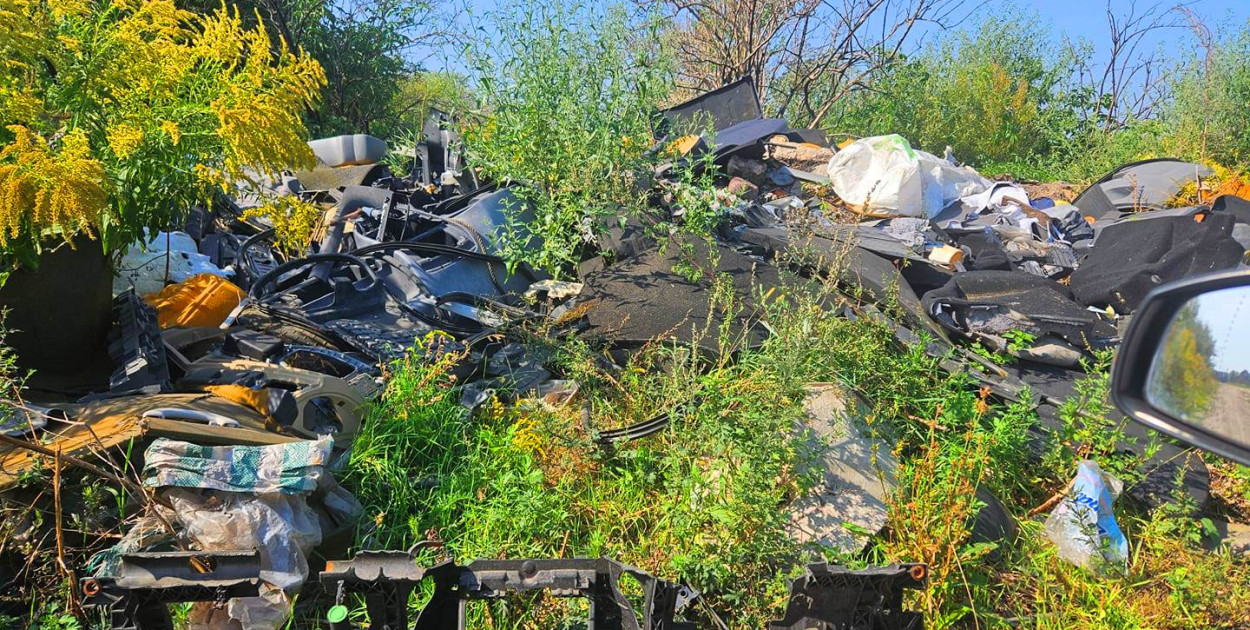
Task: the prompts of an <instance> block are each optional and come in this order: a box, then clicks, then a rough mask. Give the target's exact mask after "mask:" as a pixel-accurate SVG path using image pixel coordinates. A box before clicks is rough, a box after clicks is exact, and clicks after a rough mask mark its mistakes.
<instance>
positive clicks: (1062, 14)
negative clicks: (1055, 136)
mask: <svg viewBox="0 0 1250 630" xmlns="http://www.w3.org/2000/svg"><path fill="white" fill-rule="evenodd" d="M1016 3H1017V4H1018V5H1019V6H1021V7H1025V8H1028V9H1036V10H1037V12H1038V13H1040V14H1041V15H1042V17H1043V18H1044V19H1049V20H1050V21H1051V23H1052V24H1054V26H1055V31H1056V33H1065V34H1067V35H1069V36H1073V37H1084V38H1086V39H1088V40H1090V41H1092V42H1095V43H1097V42H1099V41H1100V40H1105V39H1106V37H1107V32H1108V30H1107V2H1105V1H1101V0H1016ZM1004 4H1005V3H1003V2H995V1H993V0H991V1H990V2H988V3H987V4H986V8H987V9H990V10H992V9H993V7H996V6H1002V5H1004ZM1110 4H1111V8H1112V10H1115V11H1117V12H1119V11H1124V10H1127V9H1128V7H1130V6H1131V5H1132V2H1131V1H1130V0H1111V2H1110ZM1152 4H1154V2H1152V0H1139V1H1138V2H1137V7H1138V9H1139V10H1142V9H1146V8H1148V7H1150V6H1151V5H1152ZM1158 4H1160V5H1161V6H1163V7H1168V6H1173V5H1175V4H1178V2H1159V3H1158ZM1185 4H1187V5H1188V6H1189V8H1190V9H1191V10H1192V11H1193V12H1194V13H1196V14H1197V15H1199V16H1200V17H1202V18H1203V19H1204V20H1205V21H1206V22H1207V25H1208V26H1210V27H1213V26H1215V25H1216V23H1217V22H1226V21H1228V19H1229V18H1232V20H1234V21H1236V22H1237V25H1238V26H1240V25H1241V24H1244V23H1245V21H1246V20H1247V19H1250V0H1197V1H1196V2H1186V3H1185Z"/></svg>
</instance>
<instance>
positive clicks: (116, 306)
mask: <svg viewBox="0 0 1250 630" xmlns="http://www.w3.org/2000/svg"><path fill="white" fill-rule="evenodd" d="M113 317H114V321H115V326H114V327H113V330H112V331H111V332H110V333H109V357H111V358H112V359H113V361H114V362H115V363H116V364H117V365H118V367H117V369H116V370H114V371H113V374H112V376H111V377H110V378H109V393H110V394H113V395H118V394H131V393H135V392H144V393H149V394H156V393H161V392H168V391H170V384H169V366H168V364H167V363H166V360H165V343H164V341H163V340H162V338H161V328H160V326H159V325H158V323H157V316H156V309H153V308H152V307H151V306H148V305H147V304H145V303H144V302H143V300H141V299H139V296H138V295H136V294H135V291H134V289H129V290H127V291H125V292H123V293H122V294H120V295H118V296H117V297H116V298H114V299H113Z"/></svg>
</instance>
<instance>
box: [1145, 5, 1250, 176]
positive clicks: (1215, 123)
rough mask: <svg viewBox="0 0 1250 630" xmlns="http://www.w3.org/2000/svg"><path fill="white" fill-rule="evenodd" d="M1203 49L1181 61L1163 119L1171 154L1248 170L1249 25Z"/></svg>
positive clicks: (1214, 38)
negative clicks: (1170, 99) (1180, 67)
mask: <svg viewBox="0 0 1250 630" xmlns="http://www.w3.org/2000/svg"><path fill="white" fill-rule="evenodd" d="M1208 38H1209V42H1208V43H1209V47H1208V48H1206V49H1205V50H1202V49H1198V50H1199V51H1201V54H1200V53H1199V52H1197V51H1196V52H1195V53H1193V54H1192V55H1190V56H1189V57H1188V58H1186V59H1185V60H1184V65H1183V67H1182V69H1181V71H1179V72H1177V73H1176V74H1175V75H1174V76H1175V77H1176V80H1175V87H1174V93H1175V98H1174V99H1173V101H1172V103H1171V105H1170V107H1169V109H1168V111H1167V112H1166V113H1165V115H1164V120H1165V121H1166V124H1167V132H1166V135H1165V137H1164V146H1166V147H1167V148H1168V150H1169V151H1170V152H1172V153H1175V154H1179V155H1183V156H1186V157H1190V158H1192V159H1199V160H1214V161H1216V162H1218V163H1221V164H1224V165H1225V166H1230V167H1236V168H1244V167H1246V166H1248V165H1250V130H1247V128H1246V125H1245V121H1246V118H1247V117H1248V116H1250V104H1248V103H1250V22H1247V23H1243V24H1242V25H1241V27H1240V28H1239V29H1237V30H1235V31H1233V32H1225V33H1222V34H1221V33H1217V34H1215V35H1214V36H1210V35H1208Z"/></svg>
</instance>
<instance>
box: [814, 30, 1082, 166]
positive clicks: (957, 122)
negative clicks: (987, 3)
mask: <svg viewBox="0 0 1250 630" xmlns="http://www.w3.org/2000/svg"><path fill="white" fill-rule="evenodd" d="M1043 25H1044V22H1043V21H1042V20H1041V19H1040V17H1039V16H1038V15H1036V14H1024V13H1019V14H1008V15H1007V16H1005V17H1000V16H990V17H986V18H984V19H983V20H982V21H981V22H979V23H978V24H977V25H976V27H975V28H974V29H973V30H971V31H958V32H954V33H951V34H949V35H947V36H945V37H943V38H942V39H941V40H939V41H938V42H937V43H936V44H935V45H933V46H931V47H929V48H926V49H925V50H922V51H921V52H919V53H918V54H915V55H912V56H910V57H900V58H899V59H897V60H896V61H895V62H894V63H893V64H891V65H889V66H888V68H887V71H886V72H885V73H884V74H883V75H882V76H881V77H879V78H878V79H877V80H876V81H875V82H874V83H873V84H872V89H869V90H864V91H861V92H857V93H855V94H854V95H852V96H851V97H849V98H847V99H845V101H846V102H845V103H844V104H842V105H840V106H839V107H837V108H836V113H835V114H833V115H831V120H830V123H829V125H828V126H827V127H826V129H827V130H828V131H830V132H831V133H834V134H849V135H854V136H870V135H880V134H886V133H898V134H901V135H903V136H904V137H906V138H908V139H909V140H911V141H912V143H913V144H914V145H916V146H919V147H922V148H924V149H925V150H927V151H931V152H935V153H939V154H940V153H942V151H943V150H944V149H945V147H946V146H948V145H949V146H951V147H952V148H953V149H954V152H955V155H956V156H958V157H959V158H961V159H964V160H968V161H970V162H972V163H974V164H986V163H990V162H998V163H1001V162H1010V161H1015V160H1019V161H1025V160H1028V159H1030V158H1034V157H1036V156H1039V155H1043V154H1045V153H1047V152H1048V151H1050V150H1052V149H1053V148H1054V147H1055V146H1057V145H1058V144H1060V143H1062V142H1064V141H1066V140H1065V138H1066V136H1068V135H1069V134H1070V133H1071V130H1072V127H1073V125H1074V123H1075V120H1076V116H1075V111H1074V109H1073V101H1072V97H1073V94H1072V93H1071V92H1070V91H1069V89H1070V88H1069V84H1068V81H1069V80H1070V78H1071V77H1070V72H1069V70H1068V69H1067V68H1068V65H1067V63H1066V60H1065V59H1064V58H1063V56H1062V55H1055V54H1047V53H1046V52H1045V50H1046V49H1045V48H1042V47H1039V46H1038V45H1037V43H1038V42H1039V41H1046V40H1047V39H1048V37H1047V33H1046V29H1045V28H1044V26H1043Z"/></svg>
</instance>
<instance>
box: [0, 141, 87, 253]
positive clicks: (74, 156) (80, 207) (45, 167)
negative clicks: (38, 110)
mask: <svg viewBox="0 0 1250 630" xmlns="http://www.w3.org/2000/svg"><path fill="white" fill-rule="evenodd" d="M8 129H9V131H10V132H12V133H13V135H14V140H13V142H12V143H10V144H9V145H7V146H5V147H4V148H3V149H0V246H3V245H7V244H8V241H9V240H10V239H13V238H17V237H18V236H19V235H21V234H22V233H23V232H24V231H29V232H32V233H33V234H34V235H36V237H38V236H39V235H42V234H44V233H50V232H55V233H59V234H60V236H61V237H62V238H63V239H65V240H66V241H68V240H69V239H70V238H71V237H72V236H73V235H74V234H76V233H78V232H85V233H87V234H94V232H95V231H96V230H98V228H99V226H100V222H101V220H102V218H103V216H104V214H105V212H106V210H107V208H108V192H107V188H106V186H107V181H108V180H107V177H106V175H105V173H104V166H103V164H101V163H100V162H99V161H98V160H95V159H94V158H92V157H91V147H90V145H89V143H88V142H87V136H86V134H84V133H83V132H82V131H81V130H74V131H70V132H68V133H66V134H65V136H64V137H62V138H61V146H60V151H59V152H54V151H53V150H52V149H51V148H50V147H49V146H48V143H47V142H46V141H45V140H44V139H43V138H42V137H40V136H39V135H38V134H35V133H34V132H32V131H30V130H29V129H27V128H25V127H21V126H17V125H13V126H10V127H9V128H8Z"/></svg>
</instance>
